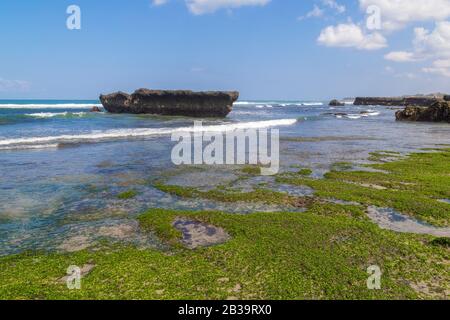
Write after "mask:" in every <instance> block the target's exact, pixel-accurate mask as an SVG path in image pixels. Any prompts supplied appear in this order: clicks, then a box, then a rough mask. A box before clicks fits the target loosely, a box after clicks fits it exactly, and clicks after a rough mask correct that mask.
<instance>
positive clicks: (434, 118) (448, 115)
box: [395, 101, 450, 123]
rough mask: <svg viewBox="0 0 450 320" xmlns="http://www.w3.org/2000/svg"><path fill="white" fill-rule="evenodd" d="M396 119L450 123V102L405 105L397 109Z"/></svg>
mask: <svg viewBox="0 0 450 320" xmlns="http://www.w3.org/2000/svg"><path fill="white" fill-rule="evenodd" d="M395 117H396V119H397V121H427V122H448V123H450V102H448V101H438V102H435V103H434V104H433V105H431V106H429V107H417V106H407V107H406V108H405V110H401V111H397V113H396V114H395Z"/></svg>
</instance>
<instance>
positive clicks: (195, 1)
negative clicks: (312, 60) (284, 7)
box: [152, 0, 271, 15]
mask: <svg viewBox="0 0 450 320" xmlns="http://www.w3.org/2000/svg"><path fill="white" fill-rule="evenodd" d="M184 1H185V3H186V6H187V7H188V9H189V11H190V12H191V13H193V14H195V15H202V14H206V13H213V12H216V11H217V10H220V9H235V8H239V7H243V6H265V5H266V4H268V3H269V2H270V1H271V0H184ZM168 2H169V0H152V5H153V6H162V5H164V4H166V3H168Z"/></svg>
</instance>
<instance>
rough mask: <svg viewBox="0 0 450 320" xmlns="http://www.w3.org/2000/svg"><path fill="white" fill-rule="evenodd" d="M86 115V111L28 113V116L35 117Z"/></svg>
mask: <svg viewBox="0 0 450 320" xmlns="http://www.w3.org/2000/svg"><path fill="white" fill-rule="evenodd" d="M84 115H86V112H67V111H66V112H38V113H28V114H26V116H28V117H33V118H53V117H66V116H78V117H82V116H84Z"/></svg>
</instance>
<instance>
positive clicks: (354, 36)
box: [317, 22, 387, 50]
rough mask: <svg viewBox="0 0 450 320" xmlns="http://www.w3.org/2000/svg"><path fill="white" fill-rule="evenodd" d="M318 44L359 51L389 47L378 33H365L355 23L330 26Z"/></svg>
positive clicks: (323, 31) (321, 35)
mask: <svg viewBox="0 0 450 320" xmlns="http://www.w3.org/2000/svg"><path fill="white" fill-rule="evenodd" d="M317 42H318V43H319V44H321V45H324V46H327V47H347V48H357V49H359V50H377V49H381V48H384V47H386V46H387V41H386V39H385V38H384V37H383V35H381V34H380V33H378V32H374V33H369V34H368V33H365V32H364V31H363V30H362V29H361V27H360V26H358V25H356V24H354V23H351V22H350V23H347V24H339V25H337V26H328V27H327V28H325V29H323V30H322V32H321V33H320V36H319V38H318V39H317Z"/></svg>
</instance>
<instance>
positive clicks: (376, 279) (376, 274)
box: [367, 265, 382, 290]
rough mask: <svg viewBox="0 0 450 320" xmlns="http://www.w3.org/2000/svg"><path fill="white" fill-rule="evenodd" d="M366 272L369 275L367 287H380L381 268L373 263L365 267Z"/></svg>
mask: <svg viewBox="0 0 450 320" xmlns="http://www.w3.org/2000/svg"><path fill="white" fill-rule="evenodd" d="M367 273H368V274H369V275H370V276H369V278H367V289H369V290H380V289H381V275H382V272H381V268H380V267H379V266H376V265H373V266H370V267H368V268H367Z"/></svg>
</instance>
